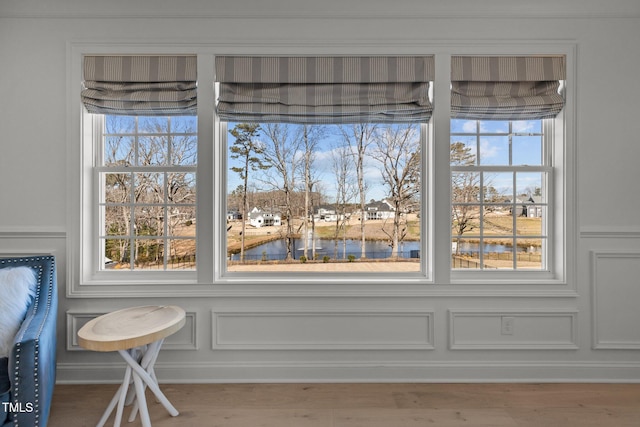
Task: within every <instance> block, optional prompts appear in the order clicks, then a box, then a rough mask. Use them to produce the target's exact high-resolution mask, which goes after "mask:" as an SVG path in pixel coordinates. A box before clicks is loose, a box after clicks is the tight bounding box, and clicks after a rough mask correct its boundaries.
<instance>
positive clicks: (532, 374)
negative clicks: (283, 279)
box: [57, 360, 640, 384]
mask: <svg viewBox="0 0 640 427" xmlns="http://www.w3.org/2000/svg"><path fill="white" fill-rule="evenodd" d="M154 368H155V369H154V370H155V372H156V375H157V377H158V380H159V381H160V383H166V384H169V383H270V382H301V381H305V382H335V383H346V382H356V383H367V382H421V383H436V382H447V383H454V382H469V383H473V382H507V383H518V382H522V383H530V382H548V383H562V382H582V381H588V382H607V383H637V382H638V381H640V374H639V372H640V362H639V361H632V362H614V361H609V362H588V361H557V362H533V361H524V362H510V361H475V360H474V361H452V362H428V361H423V362H388V361H372V362H362V363H358V362H345V361H335V362H322V363H313V362H261V363H258V362H238V361H234V362H200V363H198V362H186V361H180V362H171V363H167V362H158V363H156V365H155V367H154ZM123 373H124V367H123V366H122V362H117V363H115V362H114V363H58V376H57V382H58V383H59V384H81V383H88V384H96V383H113V384H116V383H120V382H121V378H122V375H123Z"/></svg>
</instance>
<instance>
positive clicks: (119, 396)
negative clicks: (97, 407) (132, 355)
mask: <svg viewBox="0 0 640 427" xmlns="http://www.w3.org/2000/svg"><path fill="white" fill-rule="evenodd" d="M130 383H131V367H130V366H127V369H126V371H125V373H124V379H123V380H122V384H121V385H120V388H119V389H118V391H117V392H116V394H115V395H114V396H113V398H112V399H111V402H109V405H108V406H107V409H106V410H105V411H104V414H102V418H100V421H98V424H97V426H96V427H103V426H104V425H105V423H106V422H107V419H109V416H110V415H111V413H112V412H113V410H114V408H115V407H116V404H117V405H118V407H117V409H116V418H115V421H114V423H113V425H114V427H119V426H120V422H121V420H122V410H123V407H124V401H125V398H126V396H127V391H128V390H129V384H130Z"/></svg>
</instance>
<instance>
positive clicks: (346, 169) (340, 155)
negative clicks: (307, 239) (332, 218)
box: [331, 145, 358, 259]
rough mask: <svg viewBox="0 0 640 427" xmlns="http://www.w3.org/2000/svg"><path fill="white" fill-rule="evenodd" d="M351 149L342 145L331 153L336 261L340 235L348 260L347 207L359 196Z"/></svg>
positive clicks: (344, 256)
mask: <svg viewBox="0 0 640 427" xmlns="http://www.w3.org/2000/svg"><path fill="white" fill-rule="evenodd" d="M349 153H350V151H349V147H348V146H346V145H341V146H337V147H335V148H334V149H333V150H332V151H331V167H332V170H333V176H334V177H335V189H336V199H335V204H334V206H335V212H336V222H335V228H334V233H333V239H334V250H333V251H334V255H333V257H334V258H335V259H337V258H338V242H339V238H340V234H341V233H342V258H346V256H347V254H346V247H347V233H346V226H347V221H348V218H349V213H348V212H347V205H348V204H349V203H351V201H352V200H353V199H354V198H355V197H356V195H357V194H358V189H357V187H356V186H355V185H353V181H354V176H353V158H352V157H351V156H350V155H349Z"/></svg>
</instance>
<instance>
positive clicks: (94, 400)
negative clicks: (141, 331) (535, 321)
mask: <svg viewBox="0 0 640 427" xmlns="http://www.w3.org/2000/svg"><path fill="white" fill-rule="evenodd" d="M116 389H117V386H116V385H105V384H100V385H57V386H56V390H55V394H54V399H53V406H52V409H51V416H50V418H49V426H50V427H85V426H95V425H96V423H97V422H98V420H99V419H100V416H101V415H102V413H103V411H104V409H105V408H106V405H107V403H108V402H109V400H110V399H111V397H112V396H113V393H115V391H116ZM161 389H162V390H163V392H164V393H165V395H166V396H167V397H168V398H169V400H170V401H171V402H172V403H173V404H174V406H175V407H176V408H177V409H178V411H180V415H178V416H177V417H175V418H173V417H171V416H170V415H169V414H168V413H167V412H166V410H165V409H164V407H162V405H160V404H158V403H155V401H154V398H153V396H152V395H151V394H149V392H148V401H149V411H150V416H151V423H152V425H153V426H154V427H169V426H171V427H191V426H194V427H424V426H437V427H449V426H473V427H485V426H486V427H555V426H562V427H573V426H580V427H589V426H594V427H596V426H597V427H618V426H625V427H626V426H630V427H631V426H633V427H638V426H640V384H162V385H161ZM129 411H130V408H125V412H124V419H123V423H122V425H123V426H131V427H136V426H140V425H141V424H140V418H139V417H138V418H137V419H136V420H135V421H134V422H133V423H127V420H126V419H127V417H128V416H129ZM106 425H107V426H111V425H113V415H112V417H111V419H110V420H109V421H108V422H107V424H106Z"/></svg>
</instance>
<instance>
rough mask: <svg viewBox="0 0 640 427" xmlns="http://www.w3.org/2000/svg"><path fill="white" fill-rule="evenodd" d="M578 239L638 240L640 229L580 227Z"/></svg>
mask: <svg viewBox="0 0 640 427" xmlns="http://www.w3.org/2000/svg"><path fill="white" fill-rule="evenodd" d="M580 237H582V238H586V239H598V238H603V239H640V227H638V226H624V227H623V226H585V227H580Z"/></svg>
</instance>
